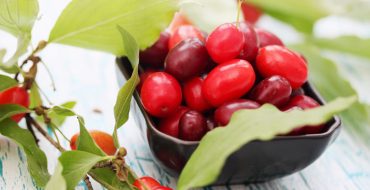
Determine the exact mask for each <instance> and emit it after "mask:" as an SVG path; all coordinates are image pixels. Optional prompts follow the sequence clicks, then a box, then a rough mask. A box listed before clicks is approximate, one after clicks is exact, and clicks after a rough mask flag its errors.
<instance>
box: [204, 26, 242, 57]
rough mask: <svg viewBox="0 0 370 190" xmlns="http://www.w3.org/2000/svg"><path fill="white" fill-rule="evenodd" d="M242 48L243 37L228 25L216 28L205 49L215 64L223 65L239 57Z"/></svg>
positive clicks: (235, 28)
mask: <svg viewBox="0 0 370 190" xmlns="http://www.w3.org/2000/svg"><path fill="white" fill-rule="evenodd" d="M243 46H244V35H243V33H242V32H241V31H240V30H239V29H238V28H237V27H236V26H235V25H234V24H230V23H226V24H223V25H221V26H219V27H217V28H216V29H215V30H214V31H213V32H212V33H211V34H210V35H209V36H208V39H207V42H206V47H207V50H208V53H209V55H210V56H211V58H212V59H213V61H215V62H216V63H223V62H225V61H229V60H231V59H234V58H236V57H238V56H239V54H240V52H241V51H242V50H243Z"/></svg>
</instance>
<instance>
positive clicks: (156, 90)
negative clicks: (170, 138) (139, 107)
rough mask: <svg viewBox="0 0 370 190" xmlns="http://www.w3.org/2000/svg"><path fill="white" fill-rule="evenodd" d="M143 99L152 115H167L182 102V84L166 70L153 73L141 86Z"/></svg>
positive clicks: (144, 104) (146, 108)
mask: <svg viewBox="0 0 370 190" xmlns="http://www.w3.org/2000/svg"><path fill="white" fill-rule="evenodd" d="M141 100H142V103H143V106H144V108H145V110H146V111H147V112H149V113H150V114H151V115H153V116H157V117H166V116H168V115H170V114H171V113H173V112H174V111H176V110H177V108H178V107H179V106H180V104H181V101H182V93H181V87H180V84H179V83H178V82H177V81H176V79H175V78H174V77H173V76H171V75H169V74H167V73H165V72H156V73H152V74H151V75H149V77H148V78H147V79H146V80H145V82H144V84H143V87H142V88H141Z"/></svg>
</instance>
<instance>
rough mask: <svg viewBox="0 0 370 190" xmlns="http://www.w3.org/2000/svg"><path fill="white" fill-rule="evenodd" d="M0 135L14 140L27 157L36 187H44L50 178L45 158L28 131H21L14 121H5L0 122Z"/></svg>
mask: <svg viewBox="0 0 370 190" xmlns="http://www.w3.org/2000/svg"><path fill="white" fill-rule="evenodd" d="M0 133H1V134H2V135H4V136H6V137H8V138H10V139H12V140H14V141H15V142H16V143H17V144H18V145H19V146H20V147H21V148H22V149H23V151H24V153H25V154H26V157H27V165H28V171H29V172H30V174H31V176H32V178H33V179H34V180H35V182H36V184H37V186H39V187H44V186H45V185H46V183H47V182H48V180H49V178H50V175H49V173H48V169H47V158H46V156H45V154H44V152H43V151H42V150H41V149H40V148H39V147H38V146H37V144H36V142H35V139H34V138H33V136H32V134H31V133H30V131H28V130H26V129H22V128H20V127H18V126H17V123H15V122H14V121H12V120H10V119H6V120H3V121H1V122H0Z"/></svg>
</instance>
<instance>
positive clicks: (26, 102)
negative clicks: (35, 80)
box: [0, 87, 30, 123]
mask: <svg viewBox="0 0 370 190" xmlns="http://www.w3.org/2000/svg"><path fill="white" fill-rule="evenodd" d="M3 104H18V105H20V106H23V107H26V108H28V107H29V106H30V97H29V95H28V93H27V90H26V89H24V88H22V87H12V88H9V89H6V90H4V91H2V92H0V105H3ZM24 115H25V114H23V113H22V114H17V115H14V116H12V117H11V118H12V120H13V121H15V122H17V123H18V122H19V121H20V120H21V119H22V118H23V117H24Z"/></svg>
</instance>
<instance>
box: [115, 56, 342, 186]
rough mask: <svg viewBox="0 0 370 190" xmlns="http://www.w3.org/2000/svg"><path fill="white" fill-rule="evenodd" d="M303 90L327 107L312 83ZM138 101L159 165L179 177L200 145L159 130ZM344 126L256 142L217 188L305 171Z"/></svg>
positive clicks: (127, 70) (233, 160)
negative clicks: (316, 132) (320, 131)
mask: <svg viewBox="0 0 370 190" xmlns="http://www.w3.org/2000/svg"><path fill="white" fill-rule="evenodd" d="M117 66H118V69H119V73H118V77H120V78H121V79H122V76H123V77H124V78H126V79H127V78H129V77H130V76H131V72H132V68H131V65H130V64H129V63H127V61H126V59H117ZM122 81H123V80H122ZM122 84H123V83H122V82H121V85H122ZM303 89H304V91H305V93H306V95H308V96H310V97H312V98H314V99H315V100H316V101H318V102H319V103H320V104H321V105H322V104H324V100H323V99H322V97H321V96H320V95H319V94H318V92H317V91H316V90H315V89H314V88H313V87H312V86H311V85H310V84H309V83H306V84H304V86H303ZM134 97H135V100H136V103H137V104H135V103H133V106H132V110H133V111H134V112H136V113H135V117H136V119H137V122H138V125H139V127H140V128H141V129H142V131H143V133H144V134H147V140H148V143H149V146H150V149H151V151H152V153H153V155H154V157H155V158H156V161H157V163H158V164H159V165H161V166H162V167H163V168H165V170H166V171H167V172H169V173H170V174H173V175H178V174H179V173H180V172H181V170H182V168H183V167H184V166H185V164H186V162H187V160H189V158H190V156H191V155H192V153H193V152H194V150H195V149H196V148H197V146H198V144H199V142H189V141H183V140H179V139H176V138H173V137H171V136H168V135H166V134H164V133H162V132H160V131H159V130H157V129H156V127H155V123H156V121H155V119H154V118H152V117H151V116H149V115H148V114H147V113H146V112H145V111H144V109H143V106H142V104H141V100H140V97H139V94H138V92H135V94H134ZM137 106H138V107H137ZM143 120H145V122H143ZM340 126H341V121H340V119H339V118H338V117H337V116H335V117H333V118H332V119H331V120H330V121H329V122H328V123H327V124H326V130H325V131H324V132H322V133H320V134H308V135H300V136H277V137H275V138H274V139H272V140H270V141H259V140H255V141H252V142H250V143H248V144H245V145H244V146H243V147H242V148H240V149H239V150H238V151H236V152H235V153H233V154H232V155H231V156H230V157H229V158H228V160H227V161H226V163H225V165H224V167H223V170H222V172H221V174H220V176H219V177H218V179H217V181H216V182H215V183H214V184H213V185H222V184H240V183H255V182H263V181H267V180H272V179H275V178H279V177H283V176H286V175H289V174H292V173H294V172H297V171H299V170H302V169H303V168H305V167H307V166H308V165H310V164H311V163H312V162H314V161H315V160H316V159H317V158H318V157H319V156H320V155H321V154H322V153H323V152H324V150H325V149H326V148H327V147H328V145H329V144H331V143H332V142H333V141H334V140H335V139H336V137H337V136H338V134H339V131H340Z"/></svg>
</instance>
